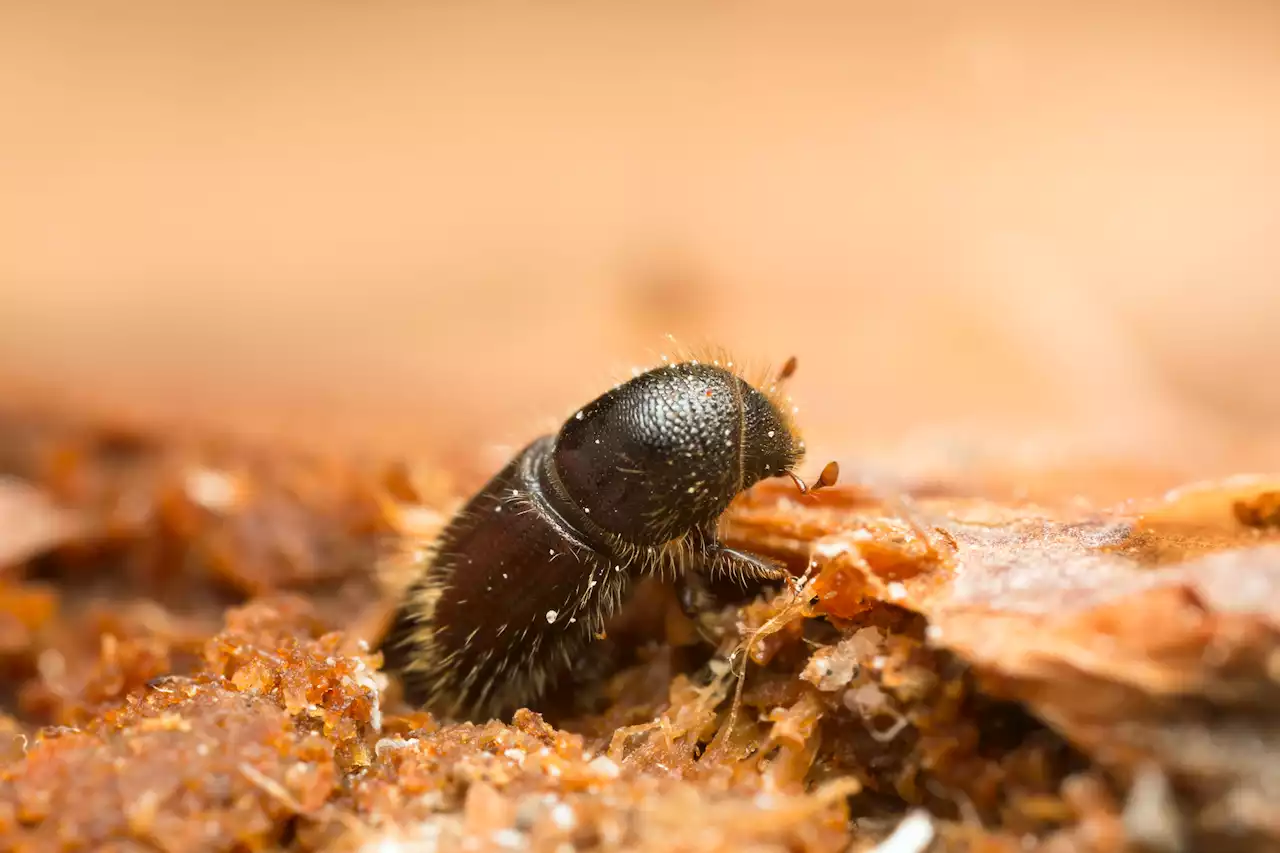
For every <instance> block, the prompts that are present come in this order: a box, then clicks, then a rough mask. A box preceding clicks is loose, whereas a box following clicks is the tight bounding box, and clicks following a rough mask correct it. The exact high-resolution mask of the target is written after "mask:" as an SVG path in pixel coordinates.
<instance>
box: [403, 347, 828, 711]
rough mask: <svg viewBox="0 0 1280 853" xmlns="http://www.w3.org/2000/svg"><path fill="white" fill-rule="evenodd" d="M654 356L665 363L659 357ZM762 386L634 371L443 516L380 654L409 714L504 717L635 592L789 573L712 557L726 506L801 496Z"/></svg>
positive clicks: (567, 665)
mask: <svg viewBox="0 0 1280 853" xmlns="http://www.w3.org/2000/svg"><path fill="white" fill-rule="evenodd" d="M664 361H666V359H665V358H664ZM794 370H795V359H791V360H789V361H788V362H787V364H786V366H785V367H784V368H783V369H782V370H781V371H780V372H778V373H777V374H776V375H775V377H774V378H772V379H769V380H767V381H765V382H761V383H758V384H755V383H752V382H749V381H748V380H747V379H745V378H743V376H742V375H740V371H737V370H735V369H734V368H733V364H732V362H728V361H724V362H720V361H710V362H708V361H705V360H701V361H700V360H697V359H688V360H683V361H679V362H676V363H671V362H668V363H665V364H663V365H662V366H660V367H657V368H655V369H653V370H649V371H648V372H645V373H640V374H639V375H637V376H635V377H634V378H633V379H631V380H629V381H627V382H625V383H623V384H620V385H618V386H616V387H615V388H613V389H612V390H610V391H608V392H606V393H605V394H603V395H602V396H600V397H599V398H597V399H595V400H593V401H592V402H590V403H588V404H587V405H585V406H583V407H582V409H580V410H579V411H578V412H576V413H575V414H574V415H572V416H571V417H570V418H569V419H568V420H567V421H566V422H565V423H564V425H563V426H562V427H561V428H560V430H559V432H558V433H557V434H555V435H548V436H543V437H541V438H538V439H536V440H534V441H533V442H532V443H531V444H529V445H528V446H527V447H525V448H524V449H523V450H522V451H521V452H520V453H518V454H517V455H516V456H515V458H514V459H512V460H511V461H510V462H509V463H508V464H507V466H506V467H505V468H503V469H502V470H501V471H500V472H499V473H498V474H497V475H496V476H494V477H493V479H492V480H490V481H489V482H488V483H487V484H486V485H485V486H484V487H483V488H482V489H481V490H480V491H479V492H478V493H477V494H476V495H475V496H474V497H472V498H471V499H470V501H468V502H467V504H466V505H465V506H464V507H463V508H462V509H461V510H460V511H459V512H458V513H457V515H456V516H455V517H454V518H453V519H452V521H451V522H450V523H449V524H448V526H447V527H446V528H445V529H444V531H443V532H442V533H441V534H440V536H439V537H438V538H437V540H436V542H435V543H434V544H433V546H432V547H431V549H430V551H429V553H428V554H427V555H426V556H425V558H424V563H423V567H422V569H421V572H420V574H419V575H418V576H417V578H416V580H415V582H414V583H413V584H412V585H411V586H410V587H409V589H408V591H407V592H406V593H405V597H404V599H403V601H402V602H401V604H400V607H399V609H398V611H397V613H396V616H395V619H394V622H393V624H392V626H391V628H390V630H389V631H388V633H387V635H386V637H385V638H384V640H383V643H382V650H383V653H384V655H385V657H386V661H387V668H388V669H389V670H391V671H393V672H395V673H396V674H398V675H399V676H400V678H401V680H402V682H403V684H404V688H405V695H406V698H407V699H409V701H411V702H413V703H414V704H417V705H420V706H423V707H425V708H426V709H428V710H430V711H433V712H435V713H439V714H442V715H445V716H448V717H453V718H468V719H479V718H487V717H493V716H499V717H505V716H507V715H508V714H510V713H511V712H513V711H514V710H516V709H518V708H520V707H522V706H524V705H526V704H529V703H533V702H536V701H538V700H539V699H540V698H542V697H543V696H544V695H545V694H546V692H547V690H548V689H549V688H551V687H552V686H554V685H555V684H556V683H557V682H558V681H562V680H563V679H564V677H565V676H566V675H568V674H570V673H571V672H573V671H574V670H575V669H576V668H577V667H578V666H579V665H580V662H581V661H582V659H583V658H584V657H586V653H587V652H588V651H589V649H588V647H589V646H590V645H591V644H592V643H593V642H595V641H596V640H598V639H599V638H600V637H602V636H603V634H604V629H605V622H606V621H607V620H608V619H609V618H610V617H611V616H612V615H613V614H614V613H615V612H617V610H618V609H619V608H620V607H621V605H622V603H623V601H624V600H625V599H626V597H627V595H628V593H629V592H630V590H631V587H632V585H633V584H634V583H635V582H637V581H639V580H641V579H642V578H644V577H646V576H649V575H658V576H660V577H673V578H674V579H675V581H676V583H677V585H678V586H680V587H681V595H680V600H681V602H682V603H683V604H685V606H686V607H689V606H691V605H690V604H689V602H691V601H693V599H694V596H691V595H687V594H685V589H689V588H693V586H694V585H697V584H698V583H702V582H706V581H708V580H716V579H721V578H732V579H735V580H738V581H739V582H742V583H750V582H757V583H759V582H778V581H783V580H785V579H787V578H788V577H789V575H788V574H787V572H786V570H785V568H783V567H782V566H779V565H776V564H774V563H772V562H770V561H768V560H765V559H763V558H761V557H758V556H756V555H753V554H749V553H744V552H741V551H735V550H733V549H730V548H727V547H725V546H724V545H723V544H721V542H720V539H719V536H718V533H717V526H718V522H719V520H720V517H721V515H722V514H723V513H724V512H725V510H726V509H727V508H728V507H729V504H730V502H731V501H732V500H733V499H734V498H735V497H736V496H737V495H738V494H739V493H741V492H742V491H744V490H745V489H748V488H750V487H751V486H752V485H754V484H755V483H757V482H759V481H760V480H762V479H765V478H767V477H780V476H785V477H791V478H792V479H793V480H795V482H796V484H797V487H798V488H799V489H800V490H801V492H808V491H813V490H815V489H818V488H823V487H827V486H830V485H833V484H834V483H835V481H836V478H837V476H838V469H837V468H836V465H835V463H834V462H833V463H829V464H828V465H827V466H826V467H825V468H824V469H823V471H822V474H821V476H820V477H819V478H818V480H817V481H816V482H815V483H814V485H813V486H812V487H806V486H805V484H804V481H803V480H801V479H800V478H799V476H798V475H797V474H796V473H795V470H794V469H795V467H796V466H797V465H798V464H799V463H800V462H801V460H802V459H803V458H804V442H803V441H802V440H801V439H800V437H799V434H798V433H797V431H796V429H795V427H794V425H793V423H792V420H791V414H792V410H791V409H790V408H789V404H788V401H787V400H786V398H784V397H782V396H781V395H780V391H779V389H780V386H781V385H782V384H783V383H784V381H785V380H786V379H787V378H788V377H789V376H790V375H791V374H792V372H794Z"/></svg>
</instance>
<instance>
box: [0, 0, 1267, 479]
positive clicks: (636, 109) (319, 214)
mask: <svg viewBox="0 0 1280 853" xmlns="http://www.w3.org/2000/svg"><path fill="white" fill-rule="evenodd" d="M0 103H3V105H4V109H3V110H0V375H2V376H3V384H0V388H7V389H8V391H6V393H7V394H9V395H16V394H20V393H33V394H34V393H42V394H49V393H52V394H55V395H56V396H57V397H58V398H59V399H60V400H61V401H62V403H63V404H65V405H72V406H76V407H80V408H90V409H93V408H97V409H100V410H102V411H118V410H128V411H129V412H131V413H133V414H134V415H136V416H137V417H140V418H143V419H144V420H149V421H151V422H155V423H160V422H163V421H166V420H171V419H173V418H186V419H195V420H198V421H201V422H206V423H212V424H214V425H216V426H218V427H219V428H225V429H229V430H235V431H242V432H255V431H258V432H261V431H283V432H284V434H285V435H286V436H287V437H289V438H290V439H291V440H298V441H308V440H311V439H314V438H317V437H322V436H323V437H325V440H331V439H334V438H337V439H338V440H340V441H341V442H343V443H344V444H347V445H351V444H357V445H358V444H367V443H370V442H388V441H389V442H392V443H394V444H396V445H397V446H400V447H416V448H422V449H423V450H424V452H428V453H429V452H435V453H437V454H438V455H440V456H442V457H444V456H447V457H448V459H449V460H453V461H456V460H457V459H459V458H461V457H459V456H458V454H459V453H461V454H463V456H466V455H467V454H474V455H475V458H476V459H477V460H479V461H478V462H477V464H480V465H488V464H494V463H496V460H497V458H498V457H499V456H500V455H501V446H502V445H504V444H506V445H510V444H519V443H521V442H523V441H524V440H526V439H527V438H529V437H530V436H532V435H533V434H536V433H537V432H539V431H542V430H545V429H547V428H548V427H550V426H552V425H554V424H555V423H556V422H557V420H558V419H559V418H561V417H562V416H563V415H564V414H565V413H566V412H567V411H572V410H573V408H574V407H576V406H577V405H579V404H580V403H582V402H584V401H585V400H586V399H589V398H590V397H592V396H594V395H595V394H596V393H598V392H599V391H600V390H602V389H603V388H604V387H607V386H608V385H609V384H612V382H614V381H615V380H616V379H618V378H621V377H624V376H626V375H628V374H629V371H630V368H631V366H632V365H648V364H649V363H651V362H652V361H653V360H654V359H655V358H656V355H657V354H658V353H659V352H661V351H662V350H663V348H664V346H665V345H666V341H665V339H664V335H665V334H666V333H672V334H674V335H676V336H677V337H679V338H680V339H681V340H687V341H690V342H700V341H710V342H714V343H718V344H721V345H724V346H726V347H728V348H730V349H731V350H732V351H734V352H735V353H738V354H741V356H742V357H743V358H750V359H756V360H771V361H774V362H780V361H781V360H782V359H785V358H786V357H787V356H788V355H791V354H795V355H797V356H798V357H799V360H800V371H799V373H798V374H797V376H796V380H795V388H794V393H795V395H796V397H797V402H798V403H799V404H800V406H801V419H802V424H803V425H804V426H806V427H807V431H808V433H809V436H810V439H811V441H810V443H811V444H814V445H820V446H822V447H823V448H824V449H829V451H830V452H832V453H835V454H838V455H841V456H842V458H845V457H858V458H864V459H866V460H872V459H874V458H877V457H883V458H886V459H898V460H899V461H902V460H906V461H907V463H910V462H911V461H912V460H916V461H918V460H920V459H922V458H924V457H927V456H928V455H929V454H930V453H939V452H941V453H950V454H956V453H960V452H961V451H960V450H958V449H957V448H963V447H964V446H966V445H965V444H964V442H965V441H968V440H969V439H967V438H966V436H968V437H972V436H974V435H980V436H982V437H983V438H984V439H985V442H986V445H987V447H988V450H986V451H982V452H985V453H988V454H992V455H995V456H999V455H1000V454H1007V455H1013V454H1016V453H1022V452H1039V453H1048V454H1053V453H1059V452H1067V451H1064V450H1063V448H1068V449H1069V448H1080V447H1088V448H1094V449H1097V448H1107V451H1106V452H1112V453H1116V454H1118V455H1121V456H1128V457H1134V456H1142V455H1144V454H1145V455H1148V456H1150V457H1152V458H1153V459H1155V460H1156V461H1157V462H1158V463H1162V464H1163V463H1167V464H1176V465H1184V466H1185V468H1186V470H1185V471H1184V472H1183V473H1186V474H1199V473H1204V474H1206V475H1208V474H1214V473H1225V472H1228V471H1230V470H1237V469H1239V468H1241V467H1248V466H1255V467H1264V466H1267V465H1274V464H1276V462H1277V460H1278V459H1280V457H1277V456H1276V455H1274V454H1273V453H1272V450H1273V448H1271V447H1270V444H1269V442H1268V441H1266V439H1268V438H1269V434H1270V432H1271V431H1272V424H1274V423H1275V422H1276V418H1277V417H1278V416H1280V383H1276V382H1275V381H1274V379H1273V376H1272V373H1273V366H1274V365H1275V363H1276V356H1277V353H1278V352H1280V344H1278V343H1277V341H1276V335H1275V327H1276V324H1277V320H1278V319H1280V287H1277V283H1276V280H1277V276H1278V274H1280V240H1277V228H1278V227H1280V4H1277V3H1274V2H1252V3H1250V2H1218V0H1214V2H1209V1H1208V0H1205V2H1161V3H1156V2H1126V3H1095V2H1042V3H1025V2H1005V3H995V2H969V3H955V2H924V0H921V2H898V3H870V2H848V3H841V4H806V5H804V6H798V5H792V4H786V5H784V4H767V3H751V2H738V3H696V2H682V3H664V2H658V3H645V4H630V5H627V4H602V3H592V4H587V3H561V4H540V5H539V7H538V9H537V11H536V12H535V11H534V10H533V8H532V7H531V6H528V5H520V4H500V3H485V2H473V3H467V4H446V3H428V2H418V3H409V2H367V3H358V4H357V3H339V2H316V0H311V2H305V3H303V2H292V0H290V2H275V3H264V2H217V3H211V2H206V3H165V2H142V0H137V2H131V3H73V2H63V3H46V2H19V0H4V2H3V3H0ZM1259 437H1261V438H1262V439H1263V442H1262V443H1261V444H1259V443H1258V442H1256V441H1255V439H1257V438H1259ZM992 445H994V450H993V449H991V447H992ZM938 448H944V450H942V451H939V450H938ZM1027 448H1033V449H1034V450H1032V451H1027ZM975 452H976V451H975ZM868 464H871V462H870V461H868Z"/></svg>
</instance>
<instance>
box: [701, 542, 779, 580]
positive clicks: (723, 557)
mask: <svg viewBox="0 0 1280 853" xmlns="http://www.w3.org/2000/svg"><path fill="white" fill-rule="evenodd" d="M707 567H708V568H709V569H710V573H711V576H712V578H713V579H719V578H729V579H732V580H734V581H737V583H738V584H739V585H741V586H746V585H747V584H750V583H752V582H755V583H770V582H773V583H778V582H781V581H785V580H786V579H787V578H788V577H789V576H790V572H788V571H787V569H786V567H785V566H782V565H779V564H778V563H775V562H773V561H772V560H766V559H765V558H764V557H758V556H756V555H755V554H750V553H748V552H746V551H737V550H735V549H733V548H725V547H719V548H716V550H715V551H714V552H712V554H711V555H710V559H709V560H708V562H707Z"/></svg>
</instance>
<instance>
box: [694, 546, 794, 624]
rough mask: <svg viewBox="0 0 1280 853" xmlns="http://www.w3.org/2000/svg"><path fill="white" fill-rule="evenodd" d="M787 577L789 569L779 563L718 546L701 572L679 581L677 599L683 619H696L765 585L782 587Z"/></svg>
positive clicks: (707, 555)
mask: <svg viewBox="0 0 1280 853" xmlns="http://www.w3.org/2000/svg"><path fill="white" fill-rule="evenodd" d="M787 577H789V573H788V572H787V570H786V568H785V567H783V566H780V565H778V564H777V563H772V562H770V561H768V560H765V559H764V558H762V557H757V556H756V555H755V554H749V553H747V552H745V551H736V550H734V549H732V548H723V547H720V546H715V547H714V548H712V549H711V550H709V552H708V553H707V554H706V558H705V561H704V562H703V564H702V566H701V568H700V569H699V570H697V571H690V572H685V573H683V574H682V575H681V576H680V577H679V578H678V579H677V580H676V599H677V600H678V601H679V603H680V610H681V611H682V612H683V613H684V615H686V616H688V617H689V618H691V619H696V617H697V614H699V613H705V612H706V611H708V610H717V609H719V608H721V607H724V606H725V605H727V604H729V603H732V602H734V601H741V600H742V599H743V597H744V595H753V594H755V593H756V591H757V589H756V588H757V587H759V586H761V585H762V584H768V583H781V582H783V581H785V580H786V579H787Z"/></svg>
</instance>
